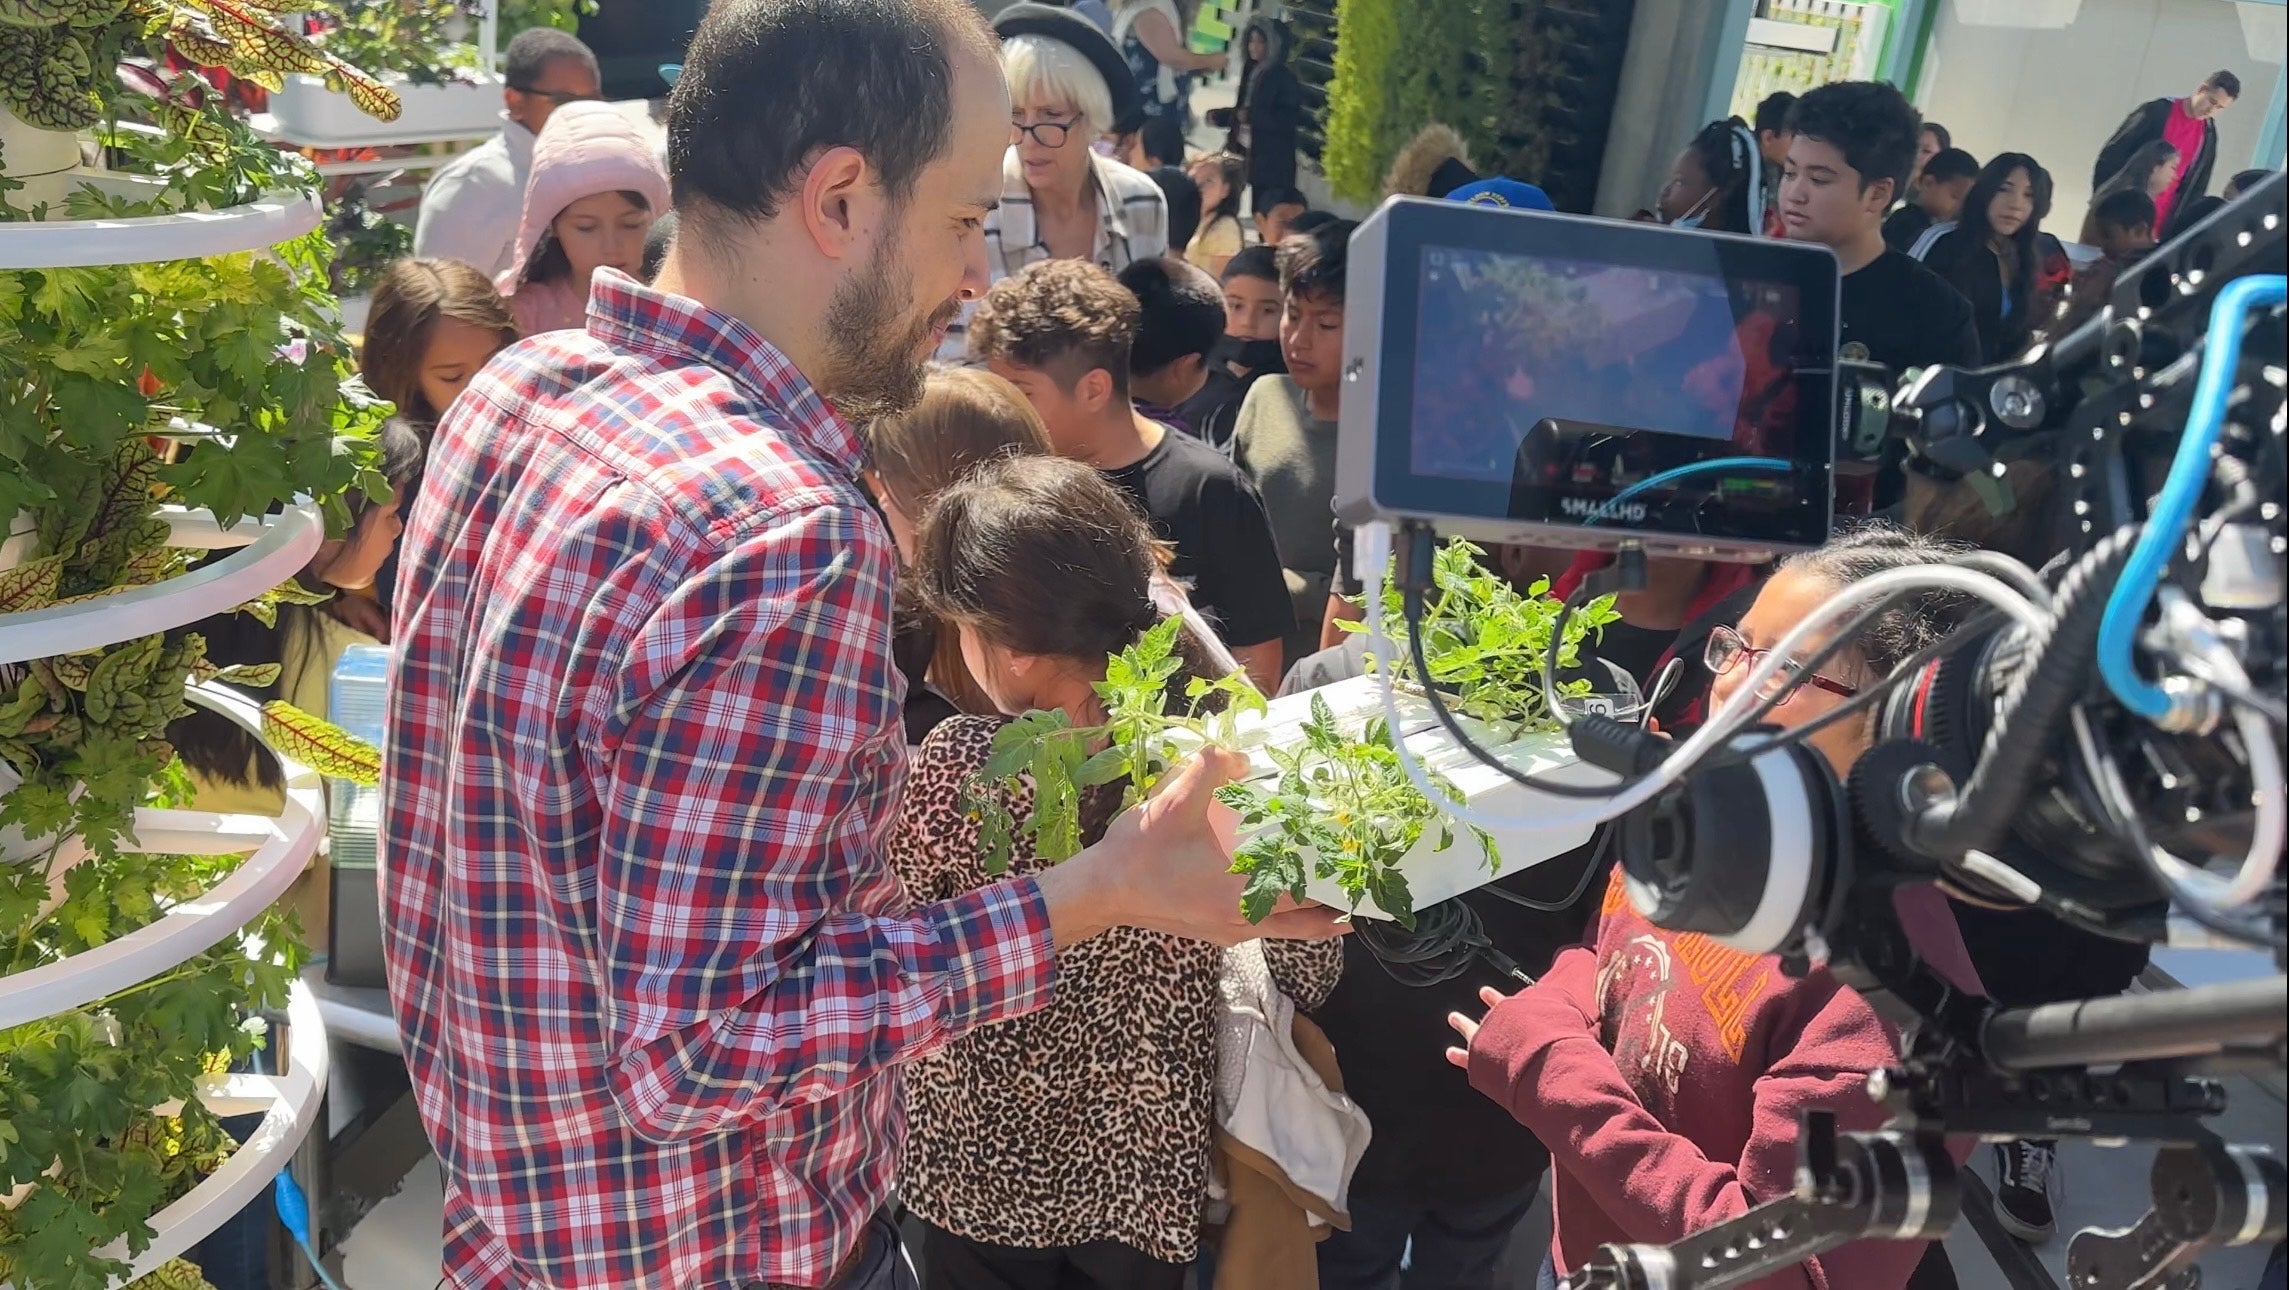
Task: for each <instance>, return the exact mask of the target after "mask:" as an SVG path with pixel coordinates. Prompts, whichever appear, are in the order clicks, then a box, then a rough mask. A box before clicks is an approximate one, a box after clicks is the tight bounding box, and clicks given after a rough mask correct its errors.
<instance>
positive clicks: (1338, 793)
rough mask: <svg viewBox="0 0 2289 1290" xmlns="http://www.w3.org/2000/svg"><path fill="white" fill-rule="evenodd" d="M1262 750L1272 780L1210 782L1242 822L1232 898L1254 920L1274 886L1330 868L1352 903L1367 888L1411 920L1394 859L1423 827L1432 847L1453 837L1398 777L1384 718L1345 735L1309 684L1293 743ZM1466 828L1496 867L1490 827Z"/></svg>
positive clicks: (1288, 885) (1291, 890) (1274, 894)
mask: <svg viewBox="0 0 2289 1290" xmlns="http://www.w3.org/2000/svg"><path fill="white" fill-rule="evenodd" d="M1264 753H1265V755H1266V756H1268V757H1270V758H1271V759H1272V764H1273V765H1275V766H1277V767H1279V775H1278V776H1277V777H1276V778H1275V779H1274V780H1273V781H1271V782H1270V783H1269V784H1265V783H1246V784H1226V785H1225V786H1224V787H1222V788H1219V789H1217V790H1216V796H1217V799H1218V800H1219V801H1221V802H1223V803H1224V804H1225V805H1226V806H1229V807H1231V808H1232V809H1233V810H1235V811H1238V812H1239V813H1240V826H1241V828H1243V829H1246V830H1251V832H1250V835H1249V837H1248V839H1247V840H1246V841H1244V842H1242V843H1241V844H1240V849H1239V851H1238V852H1237V853H1235V854H1234V855H1233V857H1232V861H1233V863H1232V871H1233V872H1234V873H1243V874H1246V875H1248V885H1247V886H1246V887H1245V888H1244V889H1243V890H1242V892H1241V896H1240V908H1241V911H1242V912H1243V913H1245V914H1246V915H1247V917H1248V919H1249V921H1250V922H1260V921H1262V919H1263V918H1264V916H1265V915H1266V914H1269V913H1271V912H1272V906H1273V905H1274V904H1275V903H1277V902H1278V900H1279V898H1280V897H1281V896H1282V895H1287V896H1292V897H1294V898H1295V899H1296V900H1299V901H1300V900H1302V899H1303V898H1304V890H1305V887H1306V885H1307V883H1308V882H1309V880H1310V878H1311V877H1313V876H1317V877H1320V878H1333V879H1334V880H1335V883H1336V885H1337V886H1338V887H1339V888H1341V889H1342V891H1343V894H1344V895H1345V896H1347V897H1349V898H1350V900H1351V903H1352V905H1353V906H1354V907H1357V905H1358V904H1359V902H1360V900H1361V899H1363V898H1369V897H1371V898H1373V900H1374V901H1375V904H1376V906H1377V908H1380V909H1381V910H1382V911H1383V912H1384V913H1386V914H1389V915H1391V917H1393V918H1395V919H1397V920H1398V921H1399V922H1400V923H1401V924H1403V925H1405V926H1406V927H1409V928H1412V927H1413V926H1414V925H1415V899H1414V896H1413V894H1412V893H1411V892H1409V891H1408V890H1407V877H1406V875H1405V874H1404V873H1401V872H1400V870H1399V865H1400V862H1401V861H1403V860H1405V859H1406V858H1407V856H1408V855H1409V854H1411V853H1412V852H1413V851H1414V849H1415V845H1416V844H1417V843H1418V842H1420V841H1421V840H1422V838H1423V835H1424V834H1425V833H1426V832H1433V831H1434V830H1435V833H1434V836H1436V837H1437V838H1438V844H1437V846H1436V847H1435V848H1433V849H1434V850H1436V851H1445V850H1446V849H1447V848H1449V847H1451V846H1453V845H1454V828H1453V825H1452V824H1451V823H1450V822H1449V821H1448V820H1447V818H1446V816H1445V814H1444V812H1442V811H1441V810H1440V809H1439V807H1438V806H1437V805H1436V804H1434V803H1433V802H1432V801H1431V800H1430V799H1429V798H1427V797H1425V796H1424V795H1423V793H1422V791H1421V790H1419V789H1417V788H1416V787H1415V784H1414V781H1413V780H1411V779H1409V778H1408V777H1407V772H1406V768H1405V767H1404V766H1403V765H1401V764H1400V762H1399V754H1398V749H1397V746H1396V744H1395V743H1394V741H1393V740H1392V738H1391V728H1390V726H1389V725H1387V724H1386V723H1385V722H1384V720H1383V719H1382V718H1381V717H1373V718H1370V719H1369V720H1368V721H1367V723H1366V726H1365V729H1364V731H1363V732H1362V733H1361V735H1360V736H1358V737H1351V736H1347V735H1346V734H1344V732H1343V731H1342V730H1341V729H1340V728H1339V727H1338V726H1337V724H1336V721H1335V713H1334V711H1333V710H1332V709H1330V708H1329V707H1328V706H1327V700H1326V699H1324V698H1322V697H1320V696H1319V695H1316V694H1315V695H1313V696H1312V698H1311V718H1310V720H1308V721H1306V722H1304V726H1303V744H1302V745H1301V746H1300V747H1296V748H1278V747H1272V746H1269V745H1267V746H1266V747H1265V749H1264ZM1429 777H1430V779H1431V782H1432V784H1433V785H1434V786H1435V787H1437V788H1438V789H1439V790H1440V791H1441V792H1442V793H1444V794H1445V795H1446V796H1447V797H1448V798H1450V799H1452V800H1454V801H1458V802H1459V801H1461V800H1462V794H1460V793H1459V792H1457V791H1455V788H1454V786H1453V785H1451V784H1449V783H1447V782H1446V781H1445V780H1444V779H1442V778H1441V777H1439V776H1438V775H1437V774H1436V773H1435V772H1434V773H1429ZM1470 833H1471V835H1472V837H1474V838H1475V839H1476V840H1477V842H1478V848H1479V853H1480V854H1481V855H1482V856H1483V857H1484V858H1485V861H1486V867H1487V868H1488V869H1489V870H1497V871H1498V870H1500V868H1501V867H1502V859H1501V856H1500V855H1499V854H1498V853H1497V851H1496V850H1495V845H1494V839H1493V837H1492V836H1490V835H1488V834H1487V833H1486V832H1484V831H1483V830H1480V829H1476V828H1473V829H1471V830H1470Z"/></svg>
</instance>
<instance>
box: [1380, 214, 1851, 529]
mask: <svg viewBox="0 0 2289 1290" xmlns="http://www.w3.org/2000/svg"><path fill="white" fill-rule="evenodd" d="M1348 279H1349V280H1348V283H1347V285H1346V290H1345V297H1346V304H1345V308H1344V355H1343V359H1344V362H1343V374H1344V375H1343V379H1344V385H1343V400H1342V418H1341V431H1340V435H1339V440H1338V449H1337V465H1336V497H1337V504H1336V509H1337V511H1338V513H1339V514H1341V515H1342V517H1343V518H1344V519H1345V520H1347V521H1349V522H1352V523H1359V522H1363V521H1366V520H1369V519H1377V518H1381V519H1413V520H1423V521H1428V522H1429V523H1431V524H1433V525H1434V526H1435V527H1437V528H1438V529H1439V530H1440V531H1441V532H1445V533H1455V534H1461V535H1464V536H1467V537H1472V538H1476V539H1478V540H1481V541H1486V542H1527V543H1537V544H1541V545H1548V546H1570V547H1613V546H1618V545H1619V544H1621V543H1622V542H1625V541H1632V542H1637V543H1641V544H1643V545H1644V546H1645V547H1646V548H1647V549H1649V550H1656V551H1662V552H1669V553H1675V554H1691V555H1700V556H1705V557H1712V558H1718V559H1753V558H1759V557H1762V556H1764V555H1767V554H1770V553H1771V552H1774V551H1777V550H1788V549H1794V548H1802V547H1810V546H1817V545H1819V544H1820V543H1821V542H1824V541H1826V540H1827V537H1828V530H1829V525H1830V521H1831V518H1832V514H1833V507H1834V500H1833V490H1834V484H1835V479H1834V476H1835V464H1836V435H1835V424H1836V415H1837V408H1836V394H1835V385H1836V348H1837V342H1836V315H1837V269H1836V257H1835V256H1834V254H1833V253H1831V252H1830V251H1829V250H1828V249H1827V248H1826V247H1818V246H1804V245H1799V244H1795V243H1788V242H1778V241H1772V240H1768V239H1762V238H1750V237H1735V236H1730V235H1726V234H1716V233H1703V232H1698V231H1690V232H1689V231H1685V230H1679V229H1671V228H1663V227H1660V226H1658V225H1651V224H1634V223H1621V222H1616V221H1609V220H1597V219H1589V218H1584V217H1580V216H1569V215H1558V214H1550V213H1543V212H1535V211H1519V210H1506V209H1502V208H1497V207H1489V206H1472V205H1461V204H1456V203H1449V202H1431V201H1423V200H1419V199H1399V200H1394V201H1392V202H1389V203H1386V204H1385V205H1384V206H1383V208H1382V209H1381V210H1378V211H1376V212H1375V214H1374V215H1372V216H1371V217H1369V218H1368V219H1367V221H1366V222H1365V223H1363V224H1362V225H1361V226H1360V228H1359V231H1358V232H1357V233H1355V234H1354V235H1353V236H1352V240H1351V255H1350V270H1349V274H1348Z"/></svg>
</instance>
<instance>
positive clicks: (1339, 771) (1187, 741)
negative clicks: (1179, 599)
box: [962, 618, 1496, 926]
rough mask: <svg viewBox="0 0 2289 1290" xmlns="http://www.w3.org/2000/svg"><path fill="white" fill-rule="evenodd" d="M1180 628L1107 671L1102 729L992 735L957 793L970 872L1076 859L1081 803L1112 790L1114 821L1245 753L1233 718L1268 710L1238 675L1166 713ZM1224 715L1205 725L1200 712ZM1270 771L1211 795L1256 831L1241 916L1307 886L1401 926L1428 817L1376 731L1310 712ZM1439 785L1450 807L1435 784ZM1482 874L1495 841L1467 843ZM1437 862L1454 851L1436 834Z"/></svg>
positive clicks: (1067, 727)
mask: <svg viewBox="0 0 2289 1290" xmlns="http://www.w3.org/2000/svg"><path fill="white" fill-rule="evenodd" d="M1180 626H1181V624H1180V622H1179V620H1177V619H1173V618H1172V619H1169V620H1168V621H1166V622H1163V623H1161V624H1160V625H1159V626H1157V627H1155V628H1153V629H1152V630H1151V631H1149V632H1147V633H1145V635H1144V636H1143V637H1142V638H1140V639H1139V640H1138V641H1137V643H1136V644H1135V645H1132V646H1130V647H1129V648H1128V649H1125V650H1123V651H1122V652H1121V653H1119V654H1116V655H1114V656H1113V657H1112V658H1111V659H1109V660H1107V663H1106V666H1105V679H1104V680H1103V681H1100V682H1098V683H1097V685H1096V692H1097V697H1098V700H1099V702H1100V703H1102V704H1103V706H1104V709H1105V720H1104V721H1103V722H1101V723H1099V724H1096V725H1091V726H1076V725H1074V724H1073V723H1072V721H1071V719H1070V718H1069V717H1068V716H1067V715H1066V714H1065V713H1064V712H1063V711H1061V710H1059V711H1050V712H1028V713H1026V714H1025V715H1023V716H1021V717H1018V718H1016V719H1014V720H1012V721H1010V722H1008V723H1007V724H1005V725H1004V726H1003V727H1002V728H1001V729H1000V730H999V731H997V732H996V733H995V735H994V741H993V747H992V751H991V753H990V755H989V757H988V759H987V762H986V764H985V765H984V766H983V767H981V768H980V769H979V770H978V772H977V773H976V774H975V775H974V776H972V777H971V779H970V780H969V782H968V783H966V784H965V785H964V786H963V794H962V797H963V809H964V811H965V812H967V813H968V815H969V817H970V818H971V819H972V820H973V821H975V822H976V824H977V826H978V838H979V844H980V847H981V857H982V859H981V864H982V867H983V868H984V869H985V871H986V872H988V873H1002V872H1005V871H1006V870H1007V869H1008V866H1009V861H1010V856H1011V853H1012V851H1013V850H1014V849H1015V844H1016V842H1017V840H1018V839H1020V838H1022V839H1024V840H1026V841H1027V843H1028V844H1029V845H1030V847H1031V849H1032V851H1033V853H1034V855H1035V856H1036V857H1038V858H1039V859H1040V860H1041V861H1042V862H1043V863H1050V864H1054V863H1056V862H1057V861H1060V860H1065V859H1068V858H1070V857H1072V856H1073V855H1074V854H1075V853H1077V852H1079V851H1080V849H1081V843H1082V838H1081V833H1082V825H1081V818H1082V809H1083V800H1082V799H1083V794H1084V793H1086V792H1087V791H1088V790H1090V789H1093V788H1098V787H1100V786H1103V785H1110V784H1120V785H1122V786H1123V787H1122V794H1121V801H1120V809H1121V810H1127V809H1129V808H1130V807H1132V806H1135V805H1136V804H1137V803H1138V802H1140V801H1142V800H1143V799H1144V797H1145V796H1146V795H1147V794H1148V793H1150V792H1151V791H1152V787H1153V785H1154V784H1156V783H1157V782H1159V779H1160V777H1161V776H1162V775H1163V774H1165V773H1167V771H1168V769H1169V768H1170V767H1171V766H1173V765H1175V764H1176V763H1177V762H1178V761H1180V760H1181V759H1182V758H1183V757H1185V756H1186V755H1187V754H1188V753H1190V752H1192V751H1194V750H1196V749H1198V748H1199V747H1201V746H1202V745H1204V744H1216V745H1219V746H1222V747H1227V748H1230V747H1238V746H1239V745H1240V744H1242V743H1243V742H1248V740H1246V739H1245V738H1244V737H1243V733H1242V731H1241V729H1240V725H1239V722H1240V719H1241V718H1242V717H1243V716H1249V715H1253V716H1262V715H1264V713H1265V712H1266V711H1267V710H1268V709H1267V705H1266V704H1265V702H1264V699H1263V696H1262V695H1260V694H1258V693H1257V692H1256V691H1255V689H1254V688H1253V687H1251V686H1250V685H1249V684H1248V683H1247V680H1246V676H1245V674H1244V673H1239V672H1235V673H1233V674H1232V675H1230V676H1227V677H1225V678H1223V679H1221V680H1217V681H1207V680H1203V679H1200V678H1197V677H1196V678H1194V679H1192V680H1190V681H1187V682H1186V683H1185V685H1184V688H1183V703H1184V706H1183V708H1182V710H1181V711H1176V712H1171V711H1170V710H1169V703H1170V699H1171V694H1172V690H1171V683H1172V682H1173V681H1174V679H1175V677H1176V675H1177V673H1178V672H1179V671H1180V670H1181V669H1182V667H1183V660H1182V659H1180V658H1179V657H1177V655H1176V653H1175V644H1176V635H1177V632H1178V631H1179V630H1180ZM1214 698H1220V699H1222V700H1223V705H1224V706H1223V708H1222V710H1221V711H1218V712H1214V713H1204V712H1203V708H1204V707H1206V706H1209V704H1210V700H1211V699H1214ZM1265 753H1266V755H1267V756H1268V757H1270V758H1271V760H1272V763H1273V765H1275V766H1276V767H1278V769H1279V774H1278V776H1277V778H1276V780H1275V781H1274V783H1273V785H1272V786H1271V787H1264V786H1260V785H1255V784H1230V785H1226V786H1225V787H1223V788H1221V789H1219V790H1218V791H1217V797H1218V799H1219V800H1221V801H1222V802H1223V803H1224V804H1225V805H1227V806H1229V807H1231V808H1233V809H1234V810H1236V811H1238V812H1239V813H1240V815H1241V818H1242V821H1243V823H1244V825H1245V826H1246V827H1248V828H1250V829H1254V830H1257V832H1256V833H1255V834H1254V836H1252V837H1251V838H1249V840H1248V841H1246V842H1245V843H1243V844H1242V845H1241V847H1240V849H1239V851H1238V853H1237V854H1235V855H1234V857H1233V865H1232V871H1233V872H1234V873H1239V874H1245V875H1247V876H1248V883H1247V885H1246V887H1245V888H1244V889H1243V894H1242V898H1241V911H1242V913H1244V914H1245V915H1246V916H1247V917H1248V919H1249V920H1250V921H1261V920H1262V919H1263V917H1264V916H1265V915H1266V914H1268V913H1270V912H1271V909H1272V906H1273V904H1274V903H1275V902H1276V901H1277V900H1278V899H1279V897H1280V895H1281V894H1282V893H1283V892H1284V893H1288V894H1291V895H1293V896H1295V897H1296V898H1297V899H1299V900H1300V899H1302V898H1303V895H1304V888H1305V884H1306V882H1307V881H1308V875H1313V874H1316V875H1317V876H1318V877H1321V878H1333V879H1334V880H1335V881H1336V883H1337V885H1338V886H1339V887H1341V889H1342V890H1343V892H1344V894H1345V895H1346V896H1348V897H1349V898H1350V900H1351V902H1352V904H1353V905H1354V906H1356V905H1357V904H1358V903H1359V902H1360V900H1362V899H1364V898H1368V897H1372V898H1373V899H1374V901H1375V903H1376V904H1377V905H1378V906H1380V907H1381V908H1382V909H1383V910H1384V912H1386V913H1388V914H1390V915H1392V916H1393V917H1395V918H1398V919H1400V920H1402V921H1404V922H1406V923H1408V924H1409V925H1410V926H1411V925H1412V924H1413V921H1414V904H1413V900H1412V898H1411V897H1410V896H1409V895H1408V893H1407V884H1406V879H1405V878H1404V877H1403V876H1402V875H1401V874H1400V873H1399V869H1398V865H1399V863H1400V861H1402V860H1404V859H1405V858H1406V856H1407V854H1408V853H1409V852H1410V851H1412V850H1413V849H1414V846H1415V843H1416V841H1417V840H1418V839H1420V838H1421V837H1422V835H1423V833H1424V831H1425V830H1426V829H1428V828H1430V827H1432V826H1433V825H1434V824H1436V823H1437V821H1438V817H1439V813H1438V811H1437V810H1436V809H1435V808H1434V807H1433V806H1432V804H1431V803H1430V801H1429V800H1428V799H1426V798H1425V797H1424V796H1423V795H1422V793H1421V792H1420V791H1418V790H1417V789H1416V788H1415V786H1414V784H1413V783H1412V782H1411V781H1410V780H1409V779H1408V778H1407V776H1406V773H1405V771H1404V769H1403V768H1402V767H1401V766H1400V764H1399V760H1398V754H1397V752H1396V751H1395V750H1394V749H1393V747H1392V744H1391V740H1390V734H1389V731H1388V730H1387V729H1386V728H1385V727H1384V725H1383V723H1382V722H1381V721H1380V720H1376V721H1371V722H1364V723H1362V725H1361V728H1360V730H1359V731H1358V732H1357V733H1356V734H1347V733H1346V732H1344V731H1343V730H1342V729H1340V728H1339V727H1338V724H1337V722H1336V720H1335V717H1334V714H1333V713H1332V711H1331V710H1330V709H1329V708H1328V707H1327V704H1326V701H1325V700H1324V699H1321V698H1319V697H1317V696H1314V698H1313V700H1312V708H1311V718H1310V720H1309V721H1308V722H1306V723H1305V726H1304V742H1303V744H1302V745H1301V746H1299V747H1296V748H1293V749H1283V748H1273V747H1269V746H1267V747H1266V748H1265ZM1028 782H1029V783H1031V785H1032V787H1033V811H1032V814H1031V815H1029V816H1028V817H1027V818H1025V819H1023V820H1020V819H1017V818H1016V817H1015V816H1014V815H1013V814H1012V813H1011V812H1010V810H1009V807H1008V806H1007V804H1006V803H1007V800H1008V798H1009V796H1010V790H1012V789H1014V788H1015V787H1016V786H1018V785H1019V784H1022V783H1028ZM1435 782H1437V783H1438V784H1439V785H1440V786H1441V787H1442V788H1444V789H1445V791H1446V792H1447V793H1448V795H1449V796H1450V797H1454V798H1455V799H1456V800H1458V801H1459V800H1460V797H1459V795H1457V794H1455V793H1454V791H1453V789H1452V788H1451V787H1450V786H1446V785H1445V782H1444V781H1443V780H1437V781H1435ZM1477 836H1478V840H1479V844H1480V846H1481V847H1482V848H1483V849H1484V851H1485V854H1486V857H1487V863H1488V864H1489V865H1492V864H1495V863H1496V858H1495V852H1494V844H1493V840H1492V839H1490V838H1488V837H1487V836H1486V835H1484V834H1478V835H1477ZM1438 837H1439V846H1438V849H1439V850H1442V851H1443V850H1445V849H1446V847H1447V846H1448V845H1450V844H1451V842H1452V840H1453V838H1452V834H1451V832H1449V831H1448V830H1447V829H1446V828H1445V827H1444V826H1443V825H1440V826H1439V833H1438Z"/></svg>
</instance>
